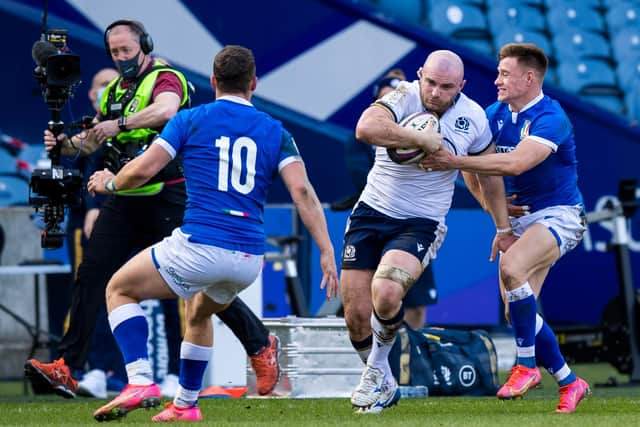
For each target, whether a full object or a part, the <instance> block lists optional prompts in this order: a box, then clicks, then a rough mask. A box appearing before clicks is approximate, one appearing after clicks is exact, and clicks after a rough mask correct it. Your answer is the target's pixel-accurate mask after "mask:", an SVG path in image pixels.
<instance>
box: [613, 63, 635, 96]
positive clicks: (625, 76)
mask: <svg viewBox="0 0 640 427" xmlns="http://www.w3.org/2000/svg"><path fill="white" fill-rule="evenodd" d="M616 76H618V84H619V85H620V89H622V90H623V91H624V92H627V91H628V90H630V89H631V86H633V82H634V81H635V80H636V79H640V58H632V59H630V60H628V61H623V62H619V63H618V65H617V66H616Z"/></svg>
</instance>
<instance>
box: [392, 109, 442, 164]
mask: <svg viewBox="0 0 640 427" xmlns="http://www.w3.org/2000/svg"><path fill="white" fill-rule="evenodd" d="M400 126H402V127H408V128H412V129H415V130H417V131H423V130H425V129H428V128H433V129H436V130H439V129H440V123H439V122H438V117H437V116H436V115H435V114H433V113H431V112H429V111H423V112H420V113H414V114H411V115H409V116H407V117H405V118H404V119H403V120H402V121H401V122H400ZM387 154H388V155H389V158H390V159H391V160H393V161H394V162H395V163H399V164H401V165H408V164H411V163H417V162H419V161H420V160H422V158H423V157H424V156H425V154H426V153H425V152H424V151H422V150H421V149H420V148H387Z"/></svg>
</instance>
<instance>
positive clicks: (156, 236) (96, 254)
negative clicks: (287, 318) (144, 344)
mask: <svg viewBox="0 0 640 427" xmlns="http://www.w3.org/2000/svg"><path fill="white" fill-rule="evenodd" d="M183 214H184V207H183V206H182V205H180V204H175V203H169V202H167V201H166V200H164V199H163V198H162V197H161V196H146V197H126V196H114V197H111V198H110V199H109V200H107V202H105V204H104V205H103V206H102V208H101V209H100V215H99V216H98V219H97V220H96V224H95V226H94V229H93V233H92V234H91V238H90V239H89V241H88V242H87V246H86V248H85V251H84V253H83V258H82V264H81V265H80V268H79V269H78V277H77V279H76V281H75V283H74V285H73V289H72V294H71V308H70V321H69V329H68V330H67V332H66V334H65V335H64V337H63V338H62V341H61V342H60V345H59V346H58V352H59V354H60V355H61V356H63V357H64V359H65V362H66V363H67V365H69V366H70V367H71V368H73V369H83V367H84V363H85V361H86V359H87V354H88V351H89V348H90V345H91V335H92V333H93V331H94V328H95V326H96V322H97V320H98V315H99V313H100V311H101V308H102V307H103V306H104V303H105V296H104V295H105V289H106V286H107V283H108V281H109V279H110V278H111V276H112V275H113V274H114V273H115V272H116V271H117V270H118V269H119V268H120V267H121V266H122V265H123V264H124V263H125V262H126V261H127V260H128V259H129V258H130V257H131V256H132V255H133V254H135V253H137V252H138V251H140V250H142V249H144V248H146V247H148V246H150V245H152V244H153V243H156V242H158V241H160V240H162V239H163V238H164V237H166V236H169V235H170V234H171V232H172V231H173V229H175V228H176V227H178V226H180V225H181V224H182V217H183ZM232 306H233V307H234V308H231V307H229V308H228V309H227V310H225V311H226V312H227V314H228V316H225V317H226V318H227V320H225V319H224V318H223V317H222V316H220V318H221V320H222V321H223V322H225V324H227V326H229V328H230V329H231V330H232V331H233V333H234V334H235V335H236V336H237V337H238V339H239V340H240V341H241V342H242V343H243V344H244V345H245V348H247V352H249V351H251V353H249V354H254V353H255V352H257V351H258V350H259V348H261V346H262V345H265V343H267V342H268V331H267V330H266V329H265V328H264V325H263V324H262V322H260V320H259V319H258V318H257V317H256V316H255V315H254V314H253V312H251V310H250V309H249V308H248V307H246V305H245V304H244V303H243V302H242V301H240V300H239V299H238V298H236V300H235V302H234V303H233V304H232ZM230 309H231V314H229V310H230ZM223 316H224V315H223ZM171 318H172V319H174V320H175V322H176V324H177V322H179V318H178V317H177V316H175V315H165V319H171ZM178 330H179V326H178ZM173 331H175V328H173ZM168 333H170V332H169V331H168ZM259 342H260V343H261V344H260V346H259V347H258V348H257V349H256V346H257V343H259ZM254 350H255V351H254ZM169 351H170V354H179V349H178V350H177V353H176V350H175V349H173V351H172V349H170V350H169ZM170 363H177V360H174V361H172V362H170ZM170 372H171V371H170Z"/></svg>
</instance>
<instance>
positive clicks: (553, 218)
mask: <svg viewBox="0 0 640 427" xmlns="http://www.w3.org/2000/svg"><path fill="white" fill-rule="evenodd" d="M582 212H583V208H582V205H576V206H550V207H548V208H544V209H540V210H539V211H536V212H533V213H531V214H528V215H524V216H521V217H518V218H511V227H512V228H513V233H514V234H515V235H516V236H518V237H519V236H521V235H522V234H523V233H524V232H525V230H526V229H527V228H529V227H531V226H532V225H533V224H542V225H544V226H545V227H547V228H548V229H549V231H551V233H553V235H554V237H555V238H556V241H557V242H558V247H559V248H560V256H561V257H562V256H563V255H565V254H566V253H567V252H569V251H570V250H572V249H573V248H575V247H576V246H578V243H580V241H581V240H582V235H583V234H584V232H585V230H586V228H585V225H584V216H583V215H582Z"/></svg>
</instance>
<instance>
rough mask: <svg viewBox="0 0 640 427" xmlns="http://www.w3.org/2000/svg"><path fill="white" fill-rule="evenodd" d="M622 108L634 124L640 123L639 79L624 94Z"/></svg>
mask: <svg viewBox="0 0 640 427" xmlns="http://www.w3.org/2000/svg"><path fill="white" fill-rule="evenodd" d="M624 106H625V110H626V114H627V116H628V117H629V118H630V119H631V120H633V121H635V122H636V123H638V122H640V79H636V80H635V81H634V84H633V86H632V87H631V89H630V90H629V91H628V92H625V95H624Z"/></svg>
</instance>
